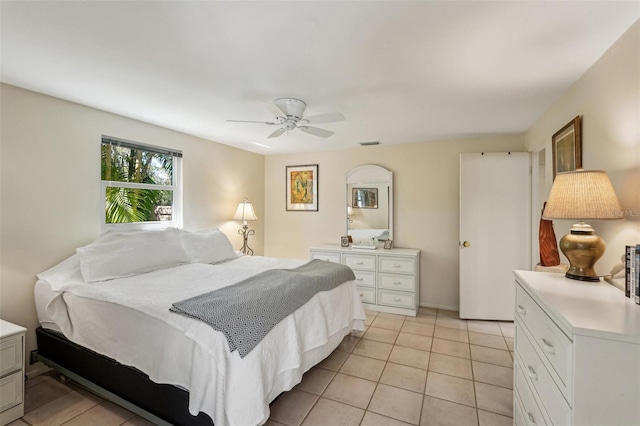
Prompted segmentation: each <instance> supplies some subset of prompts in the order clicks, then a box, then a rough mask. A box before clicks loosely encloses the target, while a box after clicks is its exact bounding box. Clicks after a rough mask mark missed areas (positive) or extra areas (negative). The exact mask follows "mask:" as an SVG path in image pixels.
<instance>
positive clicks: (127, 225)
mask: <svg viewBox="0 0 640 426" xmlns="http://www.w3.org/2000/svg"><path fill="white" fill-rule="evenodd" d="M105 140H106V141H107V142H105ZM108 142H115V145H118V146H124V147H127V148H134V149H143V150H148V151H151V152H158V153H163V154H169V155H171V161H172V169H173V175H172V180H173V184H172V185H156V184H150V183H137V182H119V181H107V180H102V179H100V216H101V218H102V219H101V220H100V231H101V233H103V234H104V233H105V232H107V231H134V230H153V229H165V228H182V221H183V212H182V206H183V204H182V152H181V151H178V150H175V149H171V148H166V147H161V146H154V145H149V144H144V143H140V142H133V141H129V140H126V139H121V138H115V137H112V136H107V135H102V137H101V138H100V151H101V152H102V145H104V144H106V143H108ZM100 176H102V165H100ZM108 187H116V188H133V189H151V190H158V191H172V192H173V204H172V206H171V220H156V221H145V222H122V223H107V216H106V214H105V213H106V203H105V200H106V198H107V188H108Z"/></svg>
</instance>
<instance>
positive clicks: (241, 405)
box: [35, 258, 365, 425]
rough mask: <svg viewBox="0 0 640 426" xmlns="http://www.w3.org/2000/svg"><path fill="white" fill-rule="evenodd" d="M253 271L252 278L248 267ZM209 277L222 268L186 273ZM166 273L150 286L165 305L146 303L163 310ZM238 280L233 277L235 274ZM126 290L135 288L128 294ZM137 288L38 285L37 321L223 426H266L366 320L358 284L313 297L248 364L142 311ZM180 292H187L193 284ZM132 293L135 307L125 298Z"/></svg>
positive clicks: (207, 335)
mask: <svg viewBox="0 0 640 426" xmlns="http://www.w3.org/2000/svg"><path fill="white" fill-rule="evenodd" d="M255 260H256V261H258V262H262V264H260V266H259V267H258V268H257V269H264V267H265V266H266V265H268V264H270V265H276V266H278V265H279V267H282V265H289V266H297V265H298V264H300V263H301V262H299V261H298V262H293V263H291V262H289V263H287V262H284V263H283V261H281V260H273V261H265V260H264V258H263V259H262V260H258V259H255ZM250 262H252V261H251V260H250V259H247V258H239V259H237V260H233V261H230V262H228V264H229V267H230V268H231V269H233V268H237V269H239V270H246V269H247V267H248V266H247V265H249V264H250ZM248 269H249V270H250V271H251V267H249V268H248ZM209 270H211V271H216V273H217V274H218V275H220V271H221V270H222V269H221V268H220V267H218V268H217V269H216V268H207V267H206V265H190V268H185V271H184V276H185V278H188V277H189V276H196V275H198V274H202V273H203V272H206V271H209ZM207 273H208V272H207ZM154 274H155V275H154ZM162 274H163V271H156V272H153V273H150V274H144V275H145V276H146V277H145V279H147V281H149V282H158V283H159V284H158V292H159V293H161V294H160V295H158V296H159V299H160V300H161V301H162V302H158V298H157V297H149V303H150V304H151V305H154V304H155V305H158V306H163V305H162V304H163V303H165V304H166V301H167V300H169V298H171V297H174V296H162V295H163V294H164V293H165V292H169V293H170V291H169V290H167V289H169V287H167V286H166V285H165V284H164V282H163V281H162V279H161V278H159V277H161V276H162ZM172 274H173V275H175V276H178V277H179V276H182V275H181V274H180V271H178V270H177V268H172V270H171V271H170V272H165V273H164V275H169V276H171V275H172ZM245 274H246V273H245ZM152 275H153V277H150V276H152ZM222 275H224V274H222ZM234 275H235V272H232V273H230V274H229V277H233V276H234ZM229 277H227V278H226V283H227V285H228V282H230V281H229V280H231V281H233V282H236V281H237V280H235V281H234V279H231V278H229ZM153 280H155V281H153ZM165 280H166V281H169V279H168V278H167V279H165ZM70 281H73V279H71V280H70ZM223 281H224V280H223ZM129 284H132V285H134V286H129V287H127V285H129ZM138 285H142V284H141V282H140V280H138V281H136V280H135V279H134V280H131V279H129V278H127V279H122V280H113V282H112V283H110V284H109V286H113V287H116V288H118V289H117V290H115V295H112V294H107V295H106V296H105V295H101V292H102V291H103V289H99V287H100V286H94V285H90V284H86V283H85V284H84V285H81V284H76V285H70V286H66V287H65V286H62V291H56V290H60V288H61V287H60V285H53V286H52V285H51V282H49V281H47V280H39V281H38V282H37V283H36V287H35V300H36V310H37V313H38V318H39V320H40V323H41V325H42V326H43V328H47V329H50V330H55V331H59V332H62V333H63V334H64V335H65V337H67V338H68V339H69V340H71V341H73V342H75V343H77V344H79V345H82V346H84V347H86V348H88V349H91V350H93V351H95V352H98V353H100V354H103V355H105V356H107V357H109V358H113V359H115V360H116V361H118V362H119V363H121V364H123V365H127V366H131V367H134V368H137V369H139V370H140V371H142V372H144V373H145V374H147V375H148V376H149V378H150V379H151V380H153V381H154V382H156V383H166V384H171V385H175V386H179V387H181V388H183V389H185V390H187V391H189V411H190V412H191V414H192V415H196V414H197V413H198V412H200V411H202V412H204V413H206V414H207V415H209V416H210V417H211V418H212V419H213V421H214V423H215V424H216V425H225V424H243V425H245V424H246V425H250V424H262V423H264V422H265V421H266V420H267V419H268V417H269V405H268V404H269V402H271V401H272V400H273V399H275V398H276V397H277V396H278V395H279V394H280V393H282V392H284V391H287V390H289V389H291V388H292V387H293V386H295V385H296V384H297V383H299V381H300V380H301V377H302V374H303V373H304V372H305V371H307V370H308V369H310V368H311V367H312V366H313V365H315V364H317V363H318V362H320V361H321V360H322V359H324V358H325V357H327V356H328V355H329V354H330V353H331V352H332V351H333V349H335V347H337V346H338V345H339V344H340V342H341V341H342V339H343V337H344V336H345V335H347V334H348V333H349V332H350V331H351V330H353V329H356V330H361V329H363V320H364V319H365V315H364V310H363V309H362V305H361V304H360V301H359V297H358V296H357V292H356V288H355V284H354V282H352V281H350V282H347V283H344V284H342V285H340V286H338V287H337V288H335V289H333V290H331V291H328V292H322V293H318V294H316V295H315V296H314V297H313V298H312V299H311V300H310V301H309V302H308V303H307V304H305V305H304V306H302V307H301V308H299V309H298V310H297V311H295V312H294V313H292V314H291V315H289V316H288V317H287V318H285V320H283V321H282V322H281V323H279V324H278V325H277V326H276V327H274V328H273V329H272V330H271V332H269V334H268V335H267V337H265V339H264V340H263V341H262V342H261V343H260V344H259V345H258V346H257V347H256V348H255V349H254V350H253V351H252V352H251V353H249V354H248V355H247V356H246V357H245V358H244V359H241V358H240V357H239V355H238V354H237V352H233V353H230V352H229V348H228V345H227V343H226V339H224V336H222V334H221V333H219V332H216V331H214V330H213V329H211V328H210V327H208V326H207V325H206V324H204V323H202V322H200V321H197V320H193V319H190V318H183V317H180V318H179V319H176V318H173V317H169V318H172V320H171V321H167V319H166V317H165V314H164V313H163V311H162V310H161V309H160V308H158V306H155V307H154V306H152V307H151V308H149V307H145V305H142V304H141V302H140V300H139V299H144V297H142V296H140V295H142V294H145V290H144V289H141V288H139V287H137V286H138ZM181 285H184V286H185V287H189V284H188V283H186V282H185V283H182V284H181ZM118 286H120V287H118ZM102 287H105V286H102ZM196 287H197V286H196ZM163 290H164V291H163ZM191 290H192V292H193V291H196V289H195V288H194V289H191ZM109 291H112V290H109ZM128 291H130V292H131V298H130V299H132V300H129V298H128V297H126V295H127V294H128V293H127V292H128ZM118 292H120V293H118ZM136 293H137V296H136ZM147 293H149V294H151V293H152V292H147ZM174 301H177V300H174ZM168 314H169V313H168ZM168 314H167V315H168ZM171 315H175V314H171ZM172 321H173V322H172Z"/></svg>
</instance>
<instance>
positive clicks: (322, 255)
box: [311, 251, 340, 263]
mask: <svg viewBox="0 0 640 426" xmlns="http://www.w3.org/2000/svg"><path fill="white" fill-rule="evenodd" d="M311 259H312V260H313V259H320V260H326V261H328V262H333V263H340V253H332V252H327V251H311Z"/></svg>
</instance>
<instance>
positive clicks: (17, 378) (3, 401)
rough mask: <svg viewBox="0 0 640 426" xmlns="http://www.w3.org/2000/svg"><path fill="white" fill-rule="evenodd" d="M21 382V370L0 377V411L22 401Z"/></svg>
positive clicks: (22, 380) (22, 381) (22, 379)
mask: <svg viewBox="0 0 640 426" xmlns="http://www.w3.org/2000/svg"><path fill="white" fill-rule="evenodd" d="M23 383H24V378H23V375H22V370H20V371H18V372H16V373H13V374H10V375H8V376H7V377H3V378H1V379H0V411H5V410H8V409H9V408H11V407H14V406H16V405H18V404H20V403H22V400H23V395H24V393H23V392H22V386H23Z"/></svg>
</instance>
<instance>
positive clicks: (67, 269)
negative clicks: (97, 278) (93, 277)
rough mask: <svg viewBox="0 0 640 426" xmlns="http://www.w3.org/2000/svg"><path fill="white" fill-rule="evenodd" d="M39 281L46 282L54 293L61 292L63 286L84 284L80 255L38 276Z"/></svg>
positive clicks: (74, 255) (75, 255)
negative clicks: (70, 283) (77, 283)
mask: <svg viewBox="0 0 640 426" xmlns="http://www.w3.org/2000/svg"><path fill="white" fill-rule="evenodd" d="M37 277H38V279H39V280H42V281H46V282H47V283H49V285H50V286H51V289H52V290H53V291H60V289H61V288H62V286H63V285H65V284H67V283H69V282H78V281H80V282H82V281H83V278H82V275H81V274H80V261H79V260H78V255H77V254H75V253H74V254H73V256H71V257H69V258H67V259H65V260H63V261H62V262H60V263H58V264H57V265H56V266H52V267H51V268H49V269H47V270H46V271H43V272H40V273H39V274H38V275H37Z"/></svg>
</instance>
